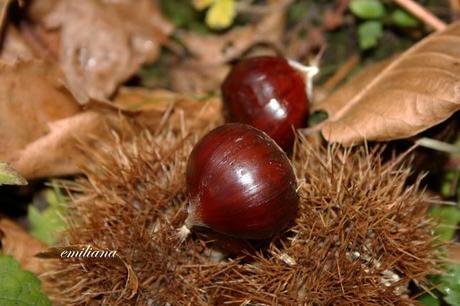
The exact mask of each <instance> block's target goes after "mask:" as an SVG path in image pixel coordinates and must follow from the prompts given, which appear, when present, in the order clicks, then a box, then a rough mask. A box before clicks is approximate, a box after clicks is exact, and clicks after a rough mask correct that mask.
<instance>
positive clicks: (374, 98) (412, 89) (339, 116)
mask: <svg viewBox="0 0 460 306" xmlns="http://www.w3.org/2000/svg"><path fill="white" fill-rule="evenodd" d="M459 42H460V23H458V22H457V23H454V24H452V25H450V26H449V27H448V28H446V29H445V30H444V31H440V32H437V33H435V34H433V35H431V36H429V37H427V38H426V39H424V40H422V41H421V42H419V43H418V44H416V45H415V46H414V47H412V48H411V49H409V50H408V51H406V52H405V53H404V54H403V55H401V56H400V57H399V58H397V59H396V60H395V61H393V62H392V63H391V64H390V65H388V66H387V67H386V68H385V69H384V70H383V71H382V73H380V74H379V75H378V76H376V77H375V78H373V79H372V80H367V81H365V82H363V84H361V86H362V87H361V89H360V90H359V91H358V92H357V93H356V94H355V95H354V96H353V97H351V98H350V99H349V100H348V96H347V95H345V97H344V100H340V99H338V101H340V102H335V103H337V104H339V105H340V107H338V108H337V107H331V106H329V107H328V108H329V109H330V113H329V115H330V118H329V119H328V120H327V121H326V122H324V124H323V125H322V134H323V135H324V137H326V139H328V140H329V141H331V142H340V143H342V144H346V145H350V144H353V143H358V142H361V141H363V140H365V139H367V140H391V139H400V138H406V137H409V136H413V135H416V134H417V133H419V132H421V131H424V130H426V129H428V128H430V127H432V126H434V125H437V124H439V123H440V122H443V121H444V120H446V119H447V118H449V117H450V116H451V115H452V114H454V113H455V112H456V111H457V110H459V109H460V102H459V101H460V90H459V88H460V79H459V77H458V75H459V73H460V51H459V49H458V48H457V46H458V43H459ZM324 104H325V105H328V104H330V102H328V101H327V99H326V100H325V101H324ZM318 108H321V104H320V105H319V106H318Z"/></svg>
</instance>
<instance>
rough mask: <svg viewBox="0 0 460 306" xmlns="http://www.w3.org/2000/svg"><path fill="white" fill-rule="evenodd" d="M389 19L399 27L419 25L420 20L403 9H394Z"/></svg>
mask: <svg viewBox="0 0 460 306" xmlns="http://www.w3.org/2000/svg"><path fill="white" fill-rule="evenodd" d="M391 21H393V23H394V24H396V25H397V26H400V27H407V28H414V27H418V26H419V25H420V22H419V21H418V20H417V19H416V18H415V17H413V16H412V15H410V14H409V13H407V12H406V11H404V10H401V9H396V10H395V11H394V12H393V14H391Z"/></svg>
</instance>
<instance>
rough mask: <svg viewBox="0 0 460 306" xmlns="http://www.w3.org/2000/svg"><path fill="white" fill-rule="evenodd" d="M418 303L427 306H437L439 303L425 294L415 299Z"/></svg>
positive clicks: (436, 299)
mask: <svg viewBox="0 0 460 306" xmlns="http://www.w3.org/2000/svg"><path fill="white" fill-rule="evenodd" d="M417 300H418V301H419V302H420V303H422V304H423V305H427V306H439V305H441V302H440V301H439V299H438V298H436V297H433V296H432V295H430V294H428V293H426V294H424V295H422V296H421V297H419V298H418V299H417Z"/></svg>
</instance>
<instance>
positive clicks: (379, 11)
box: [349, 0, 386, 19]
mask: <svg viewBox="0 0 460 306" xmlns="http://www.w3.org/2000/svg"><path fill="white" fill-rule="evenodd" d="M349 8H350V11H351V12H352V13H353V14H354V15H356V16H358V17H359V18H363V19H375V18H380V17H383V16H385V14H386V12H385V7H384V6H383V4H382V2H380V1H379V0H352V1H351V2H350V4H349Z"/></svg>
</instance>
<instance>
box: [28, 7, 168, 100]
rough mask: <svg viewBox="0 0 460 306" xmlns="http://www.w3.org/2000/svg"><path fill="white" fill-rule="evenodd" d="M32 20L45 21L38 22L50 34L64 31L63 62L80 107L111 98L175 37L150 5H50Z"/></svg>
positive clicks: (62, 36) (62, 39)
mask: <svg viewBox="0 0 460 306" xmlns="http://www.w3.org/2000/svg"><path fill="white" fill-rule="evenodd" d="M48 2H49V1H48ZM39 9H42V11H39ZM46 9H50V10H51V12H50V13H49V14H46V13H45V12H46ZM36 11H39V13H37V12H36ZM43 11H45V12H43ZM32 15H37V16H43V15H44V16H45V17H44V18H43V20H40V21H41V22H42V23H43V24H44V25H45V27H46V28H48V29H50V30H52V29H60V31H61V32H60V37H61V46H60V55H59V61H60V64H61V66H62V68H63V70H64V73H65V75H66V77H67V81H68V83H69V84H70V86H71V88H72V89H73V92H74V94H75V96H76V97H77V99H78V101H79V102H80V103H86V102H88V100H89V98H94V99H99V100H104V99H106V98H108V97H109V96H111V95H112V94H113V93H114V91H115V90H116V88H117V87H118V85H119V84H120V83H122V82H124V81H125V80H127V79H128V78H129V77H130V76H132V75H133V74H134V73H135V72H136V71H137V70H138V69H139V68H140V66H141V65H142V64H144V63H146V62H152V61H153V60H155V59H156V58H157V56H158V54H159V50H160V45H161V44H162V43H163V42H165V41H166V39H167V36H168V35H169V34H170V33H171V32H172V31H173V27H172V25H171V24H170V23H169V22H168V21H167V20H165V19H164V18H163V17H162V15H161V13H160V11H159V9H158V8H157V7H156V6H155V3H154V2H153V1H150V0H139V1H136V2H135V3H133V2H132V1H128V0H121V1H111V0H81V1H73V0H61V1H59V2H53V1H52V2H51V4H50V3H48V5H47V6H46V7H45V8H41V7H39V8H37V7H35V14H32Z"/></svg>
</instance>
